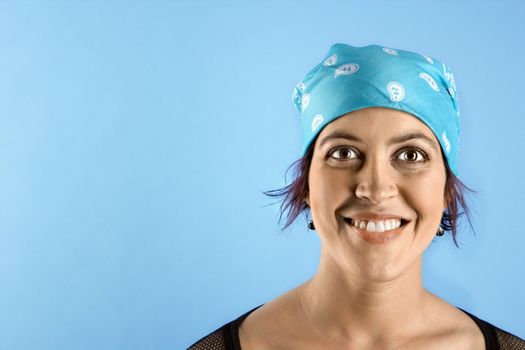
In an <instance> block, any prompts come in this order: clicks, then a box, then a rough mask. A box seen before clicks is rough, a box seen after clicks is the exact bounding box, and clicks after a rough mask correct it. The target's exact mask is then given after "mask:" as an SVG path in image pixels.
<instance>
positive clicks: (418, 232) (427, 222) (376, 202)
mask: <svg viewBox="0 0 525 350" xmlns="http://www.w3.org/2000/svg"><path fill="white" fill-rule="evenodd" d="M416 133H418V134H421V135H422V136H423V137H426V138H427V139H428V140H427V141H425V140H424V139H423V138H408V139H407V140H405V141H401V142H399V140H395V141H394V139H397V138H400V137H402V136H405V135H407V134H416ZM336 134H338V135H336ZM343 134H346V136H345V135H343ZM348 135H353V136H354V137H352V136H348ZM352 138H355V139H354V140H352ZM357 139H360V140H361V141H358V140H357ZM445 183H446V170H445V164H444V160H443V156H442V153H441V149H440V146H439V143H438V141H437V139H436V137H435V136H434V134H433V132H432V131H431V130H430V129H429V128H428V127H427V126H426V125H425V124H424V123H423V122H422V121H420V120H419V119H418V118H416V117H415V116H413V115H411V114H408V113H405V112H402V111H398V110H394V109H388V108H379V107H375V108H366V109H361V110H358V111H354V112H351V113H348V114H347V115H345V116H343V117H340V118H338V119H336V120H334V121H333V122H331V123H330V124H328V125H327V126H326V127H325V128H324V129H323V130H322V131H321V133H320V134H319V136H318V137H317V139H316V142H315V145H314V153H313V157H312V162H311V166H310V170H309V174H308V184H309V194H308V197H307V199H306V202H307V203H308V205H309V206H310V209H311V212H312V219H313V222H314V224H315V228H316V231H317V232H318V233H319V236H320V238H321V241H322V244H323V255H324V256H323V257H322V259H328V262H329V265H330V266H332V268H337V269H339V268H340V269H342V271H344V272H345V273H351V274H353V275H356V276H359V277H360V278H364V279H368V280H374V281H387V280H391V279H393V278H395V277H397V276H399V275H400V274H402V273H403V272H404V271H406V270H407V269H409V268H410V267H413V266H415V265H414V264H415V263H416V264H417V263H419V262H420V261H421V256H422V253H423V251H424V250H425V249H426V247H427V246H428V245H429V244H430V242H431V241H432V239H433V238H434V237H435V234H436V231H437V229H438V226H439V224H440V221H441V217H442V215H443V211H444V210H445V209H446V207H447V201H446V198H445ZM364 212H372V213H378V214H385V213H387V214H393V215H394V216H399V217H402V218H406V219H407V220H409V222H408V223H406V224H404V225H403V226H401V228H400V229H399V230H397V232H394V231H390V232H388V231H386V232H384V233H367V232H366V230H359V229H357V228H355V227H353V226H352V225H351V224H350V223H349V222H348V221H349V220H348V218H354V217H356V216H360V215H361V214H363V213H364ZM345 218H346V219H345ZM368 228H369V229H370V227H368ZM374 235H376V236H374Z"/></svg>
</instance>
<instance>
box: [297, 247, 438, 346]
mask: <svg viewBox="0 0 525 350" xmlns="http://www.w3.org/2000/svg"><path fill="white" fill-rule="evenodd" d="M428 296H429V293H428V292H427V291H426V290H425V289H424V288H423V285H422V262H421V258H420V259H419V260H418V261H417V262H415V263H414V264H412V266H410V267H409V268H408V269H407V270H405V271H404V272H403V273H401V274H400V275H399V276H397V277H396V278H393V279H389V280H388V281H378V280H372V279H371V278H370V279H363V278H362V277H360V278H358V277H357V276H355V275H352V273H351V272H349V271H345V270H343V269H342V268H341V267H340V266H338V265H337V264H336V263H335V262H334V261H333V260H332V259H331V257H330V256H329V254H327V253H326V252H322V254H321V263H320V265H319V269H318V271H317V273H316V275H315V276H314V277H313V278H312V279H311V280H309V281H308V282H306V283H305V284H303V286H302V287H301V288H300V290H299V300H300V305H301V308H302V310H303V312H304V314H305V316H306V318H307V319H308V320H310V322H311V323H312V324H313V325H314V326H315V328H316V329H318V330H320V331H322V332H323V333H325V334H331V335H333V336H334V337H336V336H337V337H350V336H351V337H355V336H356V335H358V336H363V337H367V338H376V339H384V338H387V337H388V336H389V335H399V334H403V333H405V331H406V332H410V331H414V330H415V329H417V326H418V325H419V324H420V321H421V320H422V311H423V310H424V307H425V306H426V305H427V304H426V302H427V300H429V299H430V298H429V297H428Z"/></svg>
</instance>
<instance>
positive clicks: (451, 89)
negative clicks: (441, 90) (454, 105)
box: [448, 87, 456, 97]
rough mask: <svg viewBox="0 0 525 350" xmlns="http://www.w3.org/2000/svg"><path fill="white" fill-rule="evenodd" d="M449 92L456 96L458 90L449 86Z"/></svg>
mask: <svg viewBox="0 0 525 350" xmlns="http://www.w3.org/2000/svg"><path fill="white" fill-rule="evenodd" d="M448 93H449V94H450V96H452V97H456V92H455V91H454V89H453V88H451V87H449V88H448Z"/></svg>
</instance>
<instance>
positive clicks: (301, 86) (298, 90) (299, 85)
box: [292, 81, 304, 103]
mask: <svg viewBox="0 0 525 350" xmlns="http://www.w3.org/2000/svg"><path fill="white" fill-rule="evenodd" d="M302 92H304V84H303V82H302V81H300V82H298V83H297V85H295V88H294V89H293V93H292V102H294V103H295V100H296V98H297V97H298V96H299V93H302Z"/></svg>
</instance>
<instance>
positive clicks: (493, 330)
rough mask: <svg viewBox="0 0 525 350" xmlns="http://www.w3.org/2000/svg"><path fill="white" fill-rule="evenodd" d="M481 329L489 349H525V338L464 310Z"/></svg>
mask: <svg viewBox="0 0 525 350" xmlns="http://www.w3.org/2000/svg"><path fill="white" fill-rule="evenodd" d="M463 312H465V313H466V314H467V315H469V316H470V317H471V318H472V319H473V320H474V322H476V324H477V325H478V327H479V328H480V329H481V331H482V333H483V336H484V338H485V342H486V344H487V349H501V350H525V340H523V339H522V338H520V337H518V336H517V335H514V334H512V333H510V332H508V331H506V330H503V329H501V328H499V327H497V326H495V325H493V324H492V323H490V322H487V321H485V320H483V319H481V318H479V317H477V316H476V315H473V314H471V313H469V312H467V311H465V310H463Z"/></svg>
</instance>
